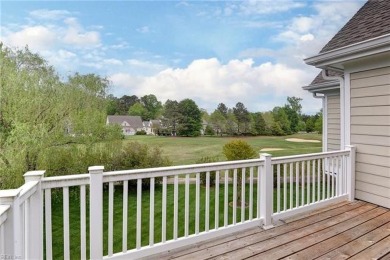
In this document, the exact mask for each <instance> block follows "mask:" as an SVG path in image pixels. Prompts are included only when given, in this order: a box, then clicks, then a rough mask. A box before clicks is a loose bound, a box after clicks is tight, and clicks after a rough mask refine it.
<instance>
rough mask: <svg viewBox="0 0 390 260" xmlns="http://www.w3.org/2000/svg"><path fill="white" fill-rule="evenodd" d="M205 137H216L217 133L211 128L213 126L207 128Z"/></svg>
mask: <svg viewBox="0 0 390 260" xmlns="http://www.w3.org/2000/svg"><path fill="white" fill-rule="evenodd" d="M204 135H215V131H214V129H213V128H212V127H211V125H207V126H206V129H205V130H204Z"/></svg>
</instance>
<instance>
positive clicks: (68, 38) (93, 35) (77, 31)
mask: <svg viewBox="0 0 390 260" xmlns="http://www.w3.org/2000/svg"><path fill="white" fill-rule="evenodd" d="M65 23H66V24H67V25H68V28H67V30H66V33H65V36H64V42H65V43H67V44H73V45H77V46H79V47H89V48H91V47H96V46H98V45H99V44H100V34H99V32H96V31H85V30H84V29H83V28H82V27H81V25H80V24H79V23H78V21H77V19H76V18H67V19H66V20H65Z"/></svg>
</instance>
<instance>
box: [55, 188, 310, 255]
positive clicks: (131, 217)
mask: <svg viewBox="0 0 390 260" xmlns="http://www.w3.org/2000/svg"><path fill="white" fill-rule="evenodd" d="M295 187H296V186H295V184H293V185H292V186H290V185H287V194H288V195H287V201H286V204H287V208H289V207H290V200H289V192H290V188H292V189H293V191H295ZM184 189H185V186H184V185H179V196H178V197H179V200H178V205H179V207H178V237H182V236H184V218H185V212H184V209H185V206H184V205H185V191H184ZM205 190H206V189H205V187H204V186H201V188H200V221H199V229H200V232H201V231H204V230H205V198H206V196H205V195H206V191H205ZM245 191H246V199H245V201H246V202H248V201H249V185H246V189H245ZM161 193H162V188H161V186H159V185H158V186H156V190H155V209H154V211H155V214H154V218H155V225H154V242H155V243H158V242H160V241H161V226H162V225H161V204H162V203H161ZM256 193H257V187H256V185H254V188H253V205H254V207H253V216H254V217H256V212H257V206H256V205H257V197H256ZM173 194H174V188H173V185H172V184H170V185H167V218H166V219H167V224H166V229H167V240H170V239H172V238H173V218H174V217H173V196H174V195H173ZM189 194H190V195H189V201H190V203H189V212H190V216H189V234H194V233H195V213H194V212H195V200H196V198H195V185H194V184H191V185H190V193H189ZM57 195H58V194H57ZM78 195H79V194H78V189H76V188H71V199H70V208H69V211H70V216H69V218H70V219H69V222H70V248H71V254H70V258H71V259H80V201H79V199H78V198H79V196H78ZM149 195H150V194H149V191H147V190H145V191H143V193H142V205H143V207H142V232H141V235H142V245H143V246H145V245H148V243H149V200H150V196H149ZM228 197H229V199H228V201H229V202H231V201H232V198H233V188H232V185H229V196H228ZM274 197H275V198H276V189H275V191H274ZM214 198H215V188H214V187H211V188H210V214H209V219H210V229H213V228H214V226H215V221H214V220H215V200H214ZM87 201H88V198H87ZM274 201H275V204H274V211H276V208H277V205H276V199H275V200H274ZM306 202H307V198H306V196H305V201H304V203H306ZM52 203H53V212H52V223H53V224H52V225H53V259H63V224H62V223H63V214H62V213H63V211H62V197H61V196H57V197H56V198H55V199H54V200H53V202H52ZM298 203H299V205H301V203H302V202H301V198H298ZM280 205H281V209H283V185H282V186H281V203H280ZM295 205H296V197H295V193H294V196H293V206H295ZM136 208H137V203H136V191H135V189H130V190H129V194H128V230H127V236H128V243H127V247H128V249H132V248H135V241H136ZM87 209H88V203H87ZM103 211H104V212H103V217H104V221H103V231H104V239H103V245H104V255H107V253H108V249H107V248H108V247H107V243H108V242H107V241H108V238H107V236H108V192H107V191H105V192H104V207H103ZM122 214H123V193H122V188H121V186H120V185H118V186H116V188H115V193H114V216H113V220H114V221H113V223H114V239H113V247H114V252H121V251H122ZM223 214H224V185H220V192H219V221H218V225H219V226H220V227H221V226H223V225H224V215H223ZM236 214H237V223H238V222H240V221H241V208H237V211H236ZM228 216H229V218H228V223H229V224H232V223H233V208H232V207H231V206H229V213H228ZM248 219H249V208H248V207H247V208H246V209H245V220H248ZM88 241H89V213H88V212H87V245H88V244H89V242H88ZM87 247H88V246H87ZM88 255H89V252H88V251H87V256H88Z"/></svg>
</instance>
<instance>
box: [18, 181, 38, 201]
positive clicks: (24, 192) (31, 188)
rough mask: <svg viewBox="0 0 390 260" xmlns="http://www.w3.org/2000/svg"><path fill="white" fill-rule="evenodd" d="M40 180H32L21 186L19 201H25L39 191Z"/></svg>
mask: <svg viewBox="0 0 390 260" xmlns="http://www.w3.org/2000/svg"><path fill="white" fill-rule="evenodd" d="M37 185H38V181H30V182H26V183H25V184H23V186H22V187H20V194H19V202H20V203H23V202H24V201H26V200H27V199H28V198H30V197H31V196H32V195H33V194H34V193H35V192H36V191H37Z"/></svg>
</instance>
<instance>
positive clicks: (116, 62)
mask: <svg viewBox="0 0 390 260" xmlns="http://www.w3.org/2000/svg"><path fill="white" fill-rule="evenodd" d="M103 62H104V63H105V64H107V65H114V66H122V65H123V62H122V61H121V60H118V59H104V60H103Z"/></svg>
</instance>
